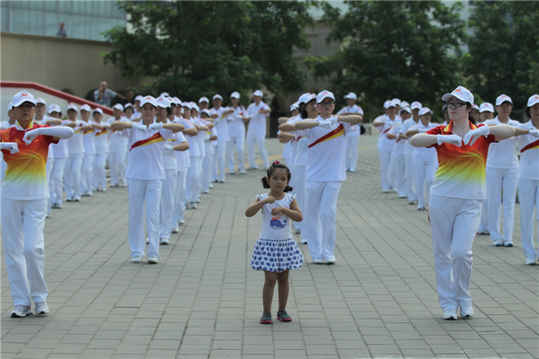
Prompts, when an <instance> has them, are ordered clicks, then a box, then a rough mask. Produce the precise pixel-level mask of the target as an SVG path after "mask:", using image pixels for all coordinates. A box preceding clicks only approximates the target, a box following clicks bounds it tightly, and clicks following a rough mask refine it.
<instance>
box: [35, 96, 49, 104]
mask: <svg viewBox="0 0 539 359" xmlns="http://www.w3.org/2000/svg"><path fill="white" fill-rule="evenodd" d="M38 103H40V104H43V105H46V104H47V103H46V102H45V100H44V99H43V98H42V97H38V98H37V100H36V104H38Z"/></svg>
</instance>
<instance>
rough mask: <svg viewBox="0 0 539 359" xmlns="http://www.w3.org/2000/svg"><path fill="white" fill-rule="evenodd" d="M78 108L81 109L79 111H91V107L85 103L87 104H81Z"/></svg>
mask: <svg viewBox="0 0 539 359" xmlns="http://www.w3.org/2000/svg"><path fill="white" fill-rule="evenodd" d="M80 110H81V111H86V112H92V109H91V108H90V106H89V105H87V104H84V105H82V106H81V107H80Z"/></svg>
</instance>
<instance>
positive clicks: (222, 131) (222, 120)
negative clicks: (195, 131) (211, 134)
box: [210, 94, 232, 183]
mask: <svg viewBox="0 0 539 359" xmlns="http://www.w3.org/2000/svg"><path fill="white" fill-rule="evenodd" d="M212 100H213V108H212V109H211V110H210V113H211V117H212V118H213V123H214V125H215V128H216V129H217V133H218V136H219V138H218V139H217V148H216V152H215V162H216V172H217V178H216V180H217V182H219V183H224V182H225V167H226V149H227V144H228V141H229V138H230V137H229V132H228V121H227V120H226V118H227V116H228V115H229V114H230V113H231V112H232V110H229V109H228V108H226V107H222V106H221V105H222V103H223V97H222V96H221V95H219V94H216V95H214V96H213V99H212Z"/></svg>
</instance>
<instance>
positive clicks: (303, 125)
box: [294, 90, 363, 264]
mask: <svg viewBox="0 0 539 359" xmlns="http://www.w3.org/2000/svg"><path fill="white" fill-rule="evenodd" d="M316 103H317V108H318V112H319V116H318V117H317V118H316V119H315V120H304V121H298V122H297V123H296V124H295V125H294V129H295V130H303V131H300V132H299V133H297V134H298V135H302V136H305V137H306V138H307V139H308V141H309V145H308V146H307V147H308V148H309V150H308V156H309V157H308V161H307V175H306V191H307V193H308V194H309V195H308V196H307V200H306V203H305V213H306V217H305V220H306V222H305V225H304V226H302V227H301V231H302V236H303V238H304V239H306V240H307V243H308V245H309V252H310V254H311V258H312V260H313V263H316V264H322V263H327V264H333V263H335V254H334V251H335V242H336V216H337V199H338V197H339V191H340V187H341V183H342V182H343V181H344V180H345V179H346V136H345V132H346V130H347V129H348V128H349V127H350V125H354V124H357V123H359V122H360V121H362V120H363V117H362V116H360V115H349V116H338V117H337V116H334V115H333V110H334V109H335V96H334V95H333V93H332V92H330V91H327V90H324V91H321V92H320V93H318V95H317V96H316Z"/></svg>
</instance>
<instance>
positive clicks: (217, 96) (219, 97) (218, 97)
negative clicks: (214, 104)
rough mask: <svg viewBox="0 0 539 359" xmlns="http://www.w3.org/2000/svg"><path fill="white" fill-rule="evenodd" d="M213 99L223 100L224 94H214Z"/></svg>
mask: <svg viewBox="0 0 539 359" xmlns="http://www.w3.org/2000/svg"><path fill="white" fill-rule="evenodd" d="M212 100H221V101H223V96H221V95H219V94H216V95H213V98H212Z"/></svg>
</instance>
